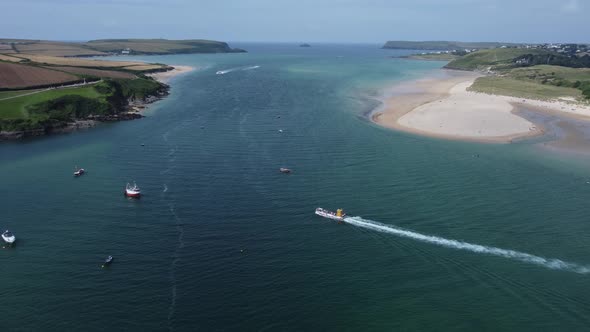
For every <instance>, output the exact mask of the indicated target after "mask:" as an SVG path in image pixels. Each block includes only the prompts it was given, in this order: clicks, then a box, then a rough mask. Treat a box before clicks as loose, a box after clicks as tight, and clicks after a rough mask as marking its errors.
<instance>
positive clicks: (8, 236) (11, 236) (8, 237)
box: [2, 230, 16, 245]
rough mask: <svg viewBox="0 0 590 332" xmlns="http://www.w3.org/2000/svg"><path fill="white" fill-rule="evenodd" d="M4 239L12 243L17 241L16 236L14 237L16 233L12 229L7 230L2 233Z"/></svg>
mask: <svg viewBox="0 0 590 332" xmlns="http://www.w3.org/2000/svg"><path fill="white" fill-rule="evenodd" d="M2 240H4V242H6V243H8V244H9V245H10V244H13V243H14V241H16V237H14V234H12V232H11V231H9V230H5V231H4V233H2Z"/></svg>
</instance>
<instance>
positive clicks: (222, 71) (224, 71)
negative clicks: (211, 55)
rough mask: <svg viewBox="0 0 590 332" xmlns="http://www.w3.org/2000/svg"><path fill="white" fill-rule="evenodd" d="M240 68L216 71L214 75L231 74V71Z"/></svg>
mask: <svg viewBox="0 0 590 332" xmlns="http://www.w3.org/2000/svg"><path fill="white" fill-rule="evenodd" d="M241 68H242V67H236V68H230V69H224V70H218V71H217V72H216V73H215V74H217V75H225V74H227V73H231V72H232V71H236V70H240V69H241Z"/></svg>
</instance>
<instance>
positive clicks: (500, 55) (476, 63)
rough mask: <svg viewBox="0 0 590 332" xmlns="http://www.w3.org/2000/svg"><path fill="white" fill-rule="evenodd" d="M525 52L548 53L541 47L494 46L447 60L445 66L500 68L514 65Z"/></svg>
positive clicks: (450, 67)
mask: <svg viewBox="0 0 590 332" xmlns="http://www.w3.org/2000/svg"><path fill="white" fill-rule="evenodd" d="M526 54H533V55H541V54H549V51H546V50H542V49H527V48H494V49H489V50H479V51H477V52H472V53H469V54H466V55H464V56H462V57H459V58H457V59H455V60H453V61H451V62H449V63H448V64H447V65H446V66H445V68H449V69H459V70H482V71H488V70H502V69H509V68H512V67H515V66H516V64H515V59H516V58H518V57H521V56H524V55H526Z"/></svg>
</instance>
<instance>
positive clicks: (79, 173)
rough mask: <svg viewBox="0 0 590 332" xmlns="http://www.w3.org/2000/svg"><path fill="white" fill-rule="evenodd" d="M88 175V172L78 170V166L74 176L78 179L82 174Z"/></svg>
mask: <svg viewBox="0 0 590 332" xmlns="http://www.w3.org/2000/svg"><path fill="white" fill-rule="evenodd" d="M84 173H86V170H85V169H83V168H78V166H76V170H75V171H74V176H75V177H78V176H80V175H82V174H84Z"/></svg>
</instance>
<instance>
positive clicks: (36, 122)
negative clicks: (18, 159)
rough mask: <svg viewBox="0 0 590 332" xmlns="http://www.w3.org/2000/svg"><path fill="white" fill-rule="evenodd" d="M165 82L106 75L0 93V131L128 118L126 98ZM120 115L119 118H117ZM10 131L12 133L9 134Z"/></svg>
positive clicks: (157, 90) (159, 89)
mask: <svg viewBox="0 0 590 332" xmlns="http://www.w3.org/2000/svg"><path fill="white" fill-rule="evenodd" d="M165 90H166V86H165V85H162V84H160V83H158V82H156V81H154V80H151V79H145V78H137V79H133V80H128V79H106V80H103V81H101V82H98V83H96V84H93V85H86V86H81V87H74V88H64V89H53V90H43V91H40V92H37V93H32V94H25V95H23V96H19V95H16V94H15V95H12V96H10V95H9V96H6V95H0V98H7V99H3V100H0V132H22V133H20V134H19V135H24V136H26V133H27V132H35V133H36V134H35V135H38V134H40V133H41V134H43V133H49V132H51V131H54V130H56V129H60V128H64V127H67V126H68V124H71V123H73V122H75V121H77V120H99V121H114V120H118V119H123V118H129V116H128V115H125V114H126V113H124V112H123V111H124V110H126V107H127V104H128V101H129V100H143V99H145V98H148V97H149V96H157V95H161V94H163V93H165ZM121 117H122V118H121ZM11 135H12V134H11Z"/></svg>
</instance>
